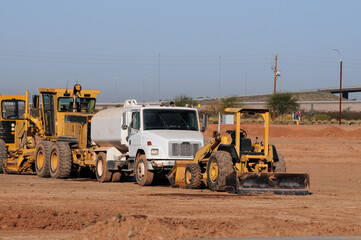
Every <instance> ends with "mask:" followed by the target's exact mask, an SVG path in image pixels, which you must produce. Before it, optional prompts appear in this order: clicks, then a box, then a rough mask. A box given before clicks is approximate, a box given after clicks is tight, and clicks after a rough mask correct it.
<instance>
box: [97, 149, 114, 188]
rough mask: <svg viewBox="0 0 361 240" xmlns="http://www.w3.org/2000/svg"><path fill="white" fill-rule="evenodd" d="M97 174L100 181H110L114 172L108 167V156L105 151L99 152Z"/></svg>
mask: <svg viewBox="0 0 361 240" xmlns="http://www.w3.org/2000/svg"><path fill="white" fill-rule="evenodd" d="M95 175H96V177H97V179H98V182H109V181H110V180H111V178H112V173H111V172H110V171H109V170H108V167H107V157H106V155H105V153H103V152H100V153H98V156H97V160H96V163H95Z"/></svg>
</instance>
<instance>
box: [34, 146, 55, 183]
mask: <svg viewBox="0 0 361 240" xmlns="http://www.w3.org/2000/svg"><path fill="white" fill-rule="evenodd" d="M52 146H53V143H52V142H50V141H42V142H41V143H40V144H39V145H38V147H37V148H36V154H35V170H36V175H38V176H39V177H43V178H47V177H50V170H49V164H50V150H51V147H52Z"/></svg>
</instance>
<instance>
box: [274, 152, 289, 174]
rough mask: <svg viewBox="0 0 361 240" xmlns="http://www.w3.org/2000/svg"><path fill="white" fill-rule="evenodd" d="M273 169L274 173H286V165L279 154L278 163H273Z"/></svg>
mask: <svg viewBox="0 0 361 240" xmlns="http://www.w3.org/2000/svg"><path fill="white" fill-rule="evenodd" d="M273 168H274V171H275V172H283V173H284V172H286V163H285V159H284V158H283V156H282V155H281V154H279V153H278V162H274V163H273Z"/></svg>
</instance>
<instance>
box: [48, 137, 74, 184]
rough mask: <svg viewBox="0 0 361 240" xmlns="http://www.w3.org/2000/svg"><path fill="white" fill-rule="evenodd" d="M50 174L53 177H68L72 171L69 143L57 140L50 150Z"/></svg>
mask: <svg viewBox="0 0 361 240" xmlns="http://www.w3.org/2000/svg"><path fill="white" fill-rule="evenodd" d="M49 162H50V164H49V169H50V176H51V177H52V178H58V179H59V178H68V177H69V176H70V172H71V165H72V157H71V151H70V147H69V144H68V143H66V142H57V143H55V144H53V146H52V147H51V150H50V161H49Z"/></svg>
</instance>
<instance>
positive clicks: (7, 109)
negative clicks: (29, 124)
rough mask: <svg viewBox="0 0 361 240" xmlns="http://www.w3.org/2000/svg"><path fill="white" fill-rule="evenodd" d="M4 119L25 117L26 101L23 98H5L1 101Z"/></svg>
mask: <svg viewBox="0 0 361 240" xmlns="http://www.w3.org/2000/svg"><path fill="white" fill-rule="evenodd" d="M1 109H2V113H1V116H2V118H3V119H24V113H25V101H22V100H15V99H12V100H4V101H2V102H1Z"/></svg>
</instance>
